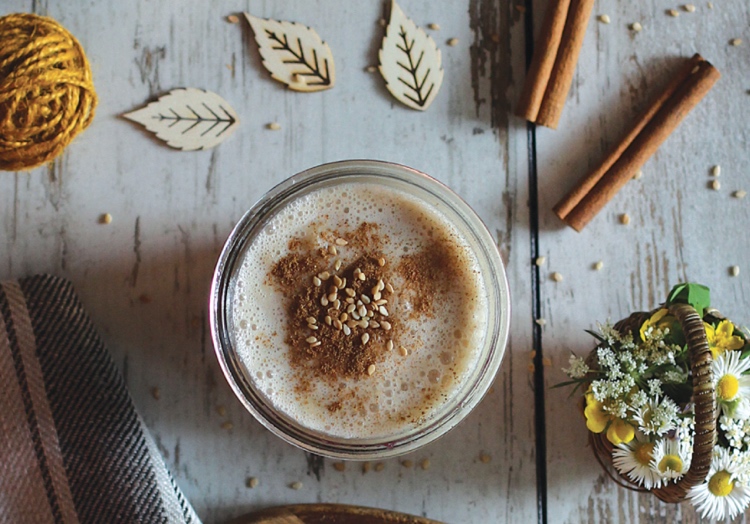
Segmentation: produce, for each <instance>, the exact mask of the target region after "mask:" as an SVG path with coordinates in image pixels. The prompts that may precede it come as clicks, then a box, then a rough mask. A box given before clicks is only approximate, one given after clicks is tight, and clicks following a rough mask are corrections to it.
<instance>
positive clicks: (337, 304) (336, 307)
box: [333, 298, 341, 310]
mask: <svg viewBox="0 0 750 524" xmlns="http://www.w3.org/2000/svg"><path fill="white" fill-rule="evenodd" d="M333 307H334V309H336V310H338V309H339V308H340V307H341V301H340V300H339V299H338V298H337V299H336V300H334V301H333Z"/></svg>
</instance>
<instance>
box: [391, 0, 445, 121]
mask: <svg viewBox="0 0 750 524" xmlns="http://www.w3.org/2000/svg"><path fill="white" fill-rule="evenodd" d="M378 57H379V59H380V74H381V75H383V78H384V79H385V83H386V87H387V88H388V91H390V92H391V94H392V95H393V96H394V97H395V98H396V100H398V101H399V102H401V103H403V104H405V105H407V106H409V107H411V108H412V109H417V110H419V111H424V110H425V109H427V108H428V107H429V105H430V104H431V103H432V101H433V100H434V99H435V96H436V95H437V92H438V90H439V89H440V85H441V84H442V83H443V67H442V57H441V55H440V50H439V49H438V48H437V45H436V44H435V41H434V40H433V39H432V38H431V37H430V36H428V35H427V33H425V32H424V30H423V29H422V28H420V27H417V25H416V24H415V23H414V22H412V21H411V20H410V19H409V18H407V17H406V15H405V14H404V12H403V11H402V10H401V8H400V7H399V6H398V4H396V2H395V0H394V1H393V3H392V4H391V19H390V21H389V22H388V28H387V29H386V33H385V36H384V37H383V44H382V45H381V46H380V53H379V55H378Z"/></svg>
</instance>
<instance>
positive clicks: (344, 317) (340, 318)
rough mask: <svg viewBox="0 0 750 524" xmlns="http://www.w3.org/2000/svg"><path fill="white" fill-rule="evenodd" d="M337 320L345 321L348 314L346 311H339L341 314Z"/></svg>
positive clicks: (347, 318)
mask: <svg viewBox="0 0 750 524" xmlns="http://www.w3.org/2000/svg"><path fill="white" fill-rule="evenodd" d="M339 320H340V321H341V322H346V321H347V320H349V315H348V314H347V313H341V316H340V317H339Z"/></svg>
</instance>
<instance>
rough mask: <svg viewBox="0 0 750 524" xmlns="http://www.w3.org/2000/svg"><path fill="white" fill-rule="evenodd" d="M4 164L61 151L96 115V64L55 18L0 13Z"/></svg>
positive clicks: (30, 164)
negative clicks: (90, 63) (92, 71)
mask: <svg viewBox="0 0 750 524" xmlns="http://www.w3.org/2000/svg"><path fill="white" fill-rule="evenodd" d="M0 40H2V42H3V45H2V46H0V170H5V171H19V170H25V169H32V168H34V167H37V166H40V165H42V164H44V163H46V162H49V161H51V160H53V159H54V158H55V157H57V156H58V155H60V154H61V153H62V152H63V150H64V149H65V148H66V147H67V146H68V144H69V143H70V142H71V141H72V140H73V138H75V136H76V135H78V133H80V132H81V131H83V130H84V129H85V128H86V127H88V125H89V124H90V123H91V120H92V119H93V118H94V109H95V107H96V103H97V97H96V92H95V91H94V84H93V81H92V77H91V68H90V67H89V62H88V60H87V59H86V55H85V53H84V51H83V48H82V47H81V44H80V43H79V42H78V40H76V38H75V37H74V36H73V35H72V34H70V33H69V32H68V31H67V30H66V29H65V28H64V27H62V26H61V25H60V24H59V23H57V22H56V21H55V20H53V19H52V18H49V17H46V16H39V15H34V14H11V15H7V16H3V17H0Z"/></svg>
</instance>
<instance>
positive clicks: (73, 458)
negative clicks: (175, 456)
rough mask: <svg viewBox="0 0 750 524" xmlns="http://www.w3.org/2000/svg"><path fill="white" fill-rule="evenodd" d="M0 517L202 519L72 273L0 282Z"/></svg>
mask: <svg viewBox="0 0 750 524" xmlns="http://www.w3.org/2000/svg"><path fill="white" fill-rule="evenodd" d="M0 522H13V523H21V524H23V523H34V524H46V523H64V524H73V523H78V522H80V523H97V524H99V523H116V522H127V523H132V522H148V523H152V522H159V523H195V524H200V521H199V519H198V518H197V516H196V515H195V512H194V511H193V509H192V507H191V506H190V504H189V503H188V502H187V501H186V500H185V498H184V496H183V495H182V493H181V491H180V489H179V488H178V487H177V485H176V484H175V482H174V480H173V479H172V477H171V476H170V474H169V472H168V471H167V469H166V467H165V465H164V461H163V460H162V458H161V456H160V455H159V452H158V451H157V448H156V446H155V444H154V442H153V440H152V439H151V437H150V436H149V434H148V432H147V430H146V427H145V425H144V424H143V421H142V420H141V418H140V417H139V416H138V414H137V413H136V411H135V407H134V406H133V402H132V401H131V399H130V396H129V395H128V392H127V389H126V388H125V383H124V381H123V379H122V377H121V375H120V374H119V372H118V370H117V369H116V368H115V365H114V362H113V361H112V359H111V358H110V356H109V354H108V352H107V350H106V349H105V347H104V345H103V344H102V341H101V339H100V338H99V336H98V335H97V334H96V332H95V330H94V327H93V325H92V323H91V320H90V319H89V318H88V315H87V314H86V312H85V311H84V310H83V307H82V305H81V303H80V301H79V299H78V297H77V296H76V294H75V292H74V290H73V287H72V285H71V284H70V282H68V281H66V280H63V279H60V278H56V277H52V276H48V275H41V276H35V277H30V278H26V279H22V280H18V281H9V282H3V283H0Z"/></svg>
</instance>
